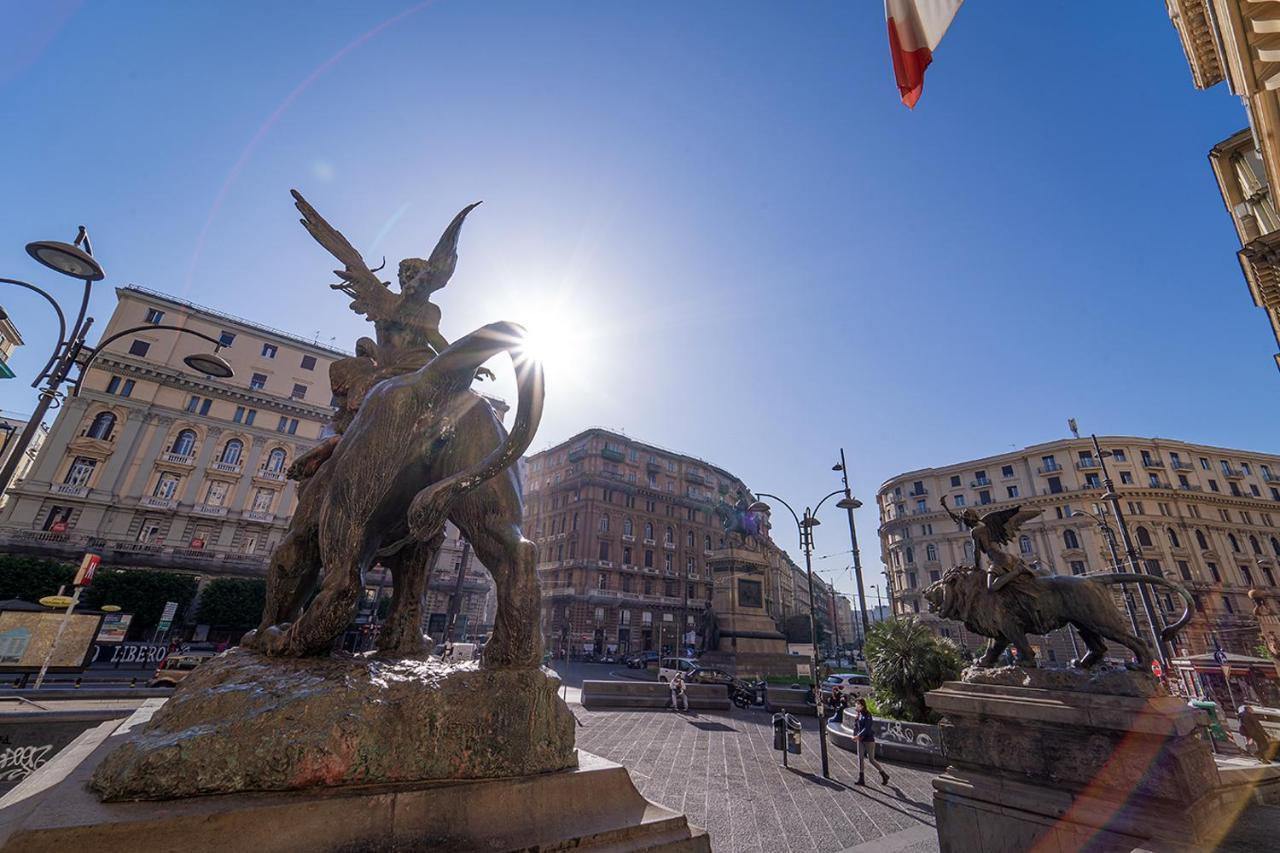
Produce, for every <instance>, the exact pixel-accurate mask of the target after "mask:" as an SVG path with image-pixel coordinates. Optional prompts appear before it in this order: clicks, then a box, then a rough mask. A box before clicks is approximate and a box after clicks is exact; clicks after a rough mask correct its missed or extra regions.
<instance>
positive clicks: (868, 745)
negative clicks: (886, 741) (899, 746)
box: [853, 698, 889, 785]
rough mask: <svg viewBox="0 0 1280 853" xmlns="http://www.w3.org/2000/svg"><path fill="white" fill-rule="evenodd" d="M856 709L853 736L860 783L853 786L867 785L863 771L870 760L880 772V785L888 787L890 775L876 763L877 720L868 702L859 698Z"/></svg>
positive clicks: (855, 704)
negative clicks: (868, 706) (875, 727)
mask: <svg viewBox="0 0 1280 853" xmlns="http://www.w3.org/2000/svg"><path fill="white" fill-rule="evenodd" d="M854 709H855V713H854V717H853V736H854V738H855V739H856V741H857V744H858V781H857V782H854V783H853V784H855V785H865V784H866V783H865V782H863V781H862V770H863V765H864V762H865V761H868V760H869V761H870V762H871V766H872V767H874V768H875V769H877V770H879V771H880V784H881V785H888V784H889V774H888V773H886V772H884V768H883V767H882V766H880V762H879V761H876V734H875V729H874V723H875V720H874V719H873V718H872V716H871V712H870V711H868V710H867V700H866V699H862V698H858V700H857V701H856V702H855V703H854Z"/></svg>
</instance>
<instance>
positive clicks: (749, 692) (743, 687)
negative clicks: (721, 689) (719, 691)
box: [729, 680, 765, 708]
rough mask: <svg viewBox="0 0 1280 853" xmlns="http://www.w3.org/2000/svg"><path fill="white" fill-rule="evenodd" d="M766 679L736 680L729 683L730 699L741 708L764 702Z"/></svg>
mask: <svg viewBox="0 0 1280 853" xmlns="http://www.w3.org/2000/svg"><path fill="white" fill-rule="evenodd" d="M764 688H765V682H764V681H741V680H735V681H734V682H733V683H732V684H731V685H729V701H731V702H732V703H733V704H734V705H735V706H737V707H739V708H750V707H751V706H752V705H763V704H764Z"/></svg>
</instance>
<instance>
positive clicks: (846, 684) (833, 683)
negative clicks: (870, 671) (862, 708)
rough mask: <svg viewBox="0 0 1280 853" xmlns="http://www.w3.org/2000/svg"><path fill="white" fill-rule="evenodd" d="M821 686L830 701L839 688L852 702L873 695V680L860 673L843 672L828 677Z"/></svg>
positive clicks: (823, 693)
mask: <svg viewBox="0 0 1280 853" xmlns="http://www.w3.org/2000/svg"><path fill="white" fill-rule="evenodd" d="M820 686H821V687H822V695H823V697H824V698H825V699H830V698H831V696H832V695H833V694H834V693H835V691H836V689H837V688H839V690H840V692H841V693H843V694H844V695H845V696H846V697H847V698H849V699H850V700H853V699H855V698H857V697H859V696H864V697H865V696H870V695H871V678H870V677H869V676H866V675H862V674H860V673H854V672H841V673H837V674H835V675H828V676H827V678H826V680H825V681H823V682H822V684H821V685H820Z"/></svg>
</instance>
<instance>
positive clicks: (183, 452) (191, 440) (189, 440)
mask: <svg viewBox="0 0 1280 853" xmlns="http://www.w3.org/2000/svg"><path fill="white" fill-rule="evenodd" d="M195 449H196V431H195V430H193V429H184V430H183V431H182V432H180V433H178V437H177V438H175V439H174V440H173V447H171V448H170V449H169V452H170V453H176V454H178V455H179V456H190V455H191V454H192V453H194V452H195Z"/></svg>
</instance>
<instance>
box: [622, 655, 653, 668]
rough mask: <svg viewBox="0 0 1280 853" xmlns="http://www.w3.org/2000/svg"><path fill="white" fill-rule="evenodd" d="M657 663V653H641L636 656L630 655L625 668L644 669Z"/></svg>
mask: <svg viewBox="0 0 1280 853" xmlns="http://www.w3.org/2000/svg"><path fill="white" fill-rule="evenodd" d="M657 662H658V653H657V652H641V653H640V654H638V655H632V656H631V657H629V658H627V666H628V667H629V668H631V669H644V668H646V667H647V666H649V664H651V663H657Z"/></svg>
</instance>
